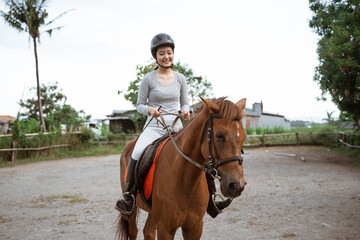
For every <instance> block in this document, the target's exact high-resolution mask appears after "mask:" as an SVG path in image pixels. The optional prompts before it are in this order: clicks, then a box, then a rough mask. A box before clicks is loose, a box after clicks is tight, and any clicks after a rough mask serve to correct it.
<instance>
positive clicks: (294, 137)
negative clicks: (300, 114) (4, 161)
mask: <svg viewBox="0 0 360 240" xmlns="http://www.w3.org/2000/svg"><path fill="white" fill-rule="evenodd" d="M79 133H81V132H72V133H66V134H65V135H66V139H65V143H64V144H56V145H51V146H43V147H40V146H38V147H35V148H34V147H32V148H17V147H16V141H15V140H13V141H12V144H11V148H5V149H0V152H6V151H11V152H12V156H11V161H12V162H14V161H15V159H16V153H17V152H18V151H39V152H40V151H41V150H45V149H52V148H58V147H67V146H70V144H69V140H70V135H71V134H79ZM43 134H44V135H46V134H49V133H43ZM38 135H39V134H38V133H32V134H25V136H26V137H34V136H38ZM319 136H324V138H323V139H319ZM329 136H331V140H332V142H333V143H335V142H340V143H342V144H343V145H345V146H347V147H350V148H356V149H360V146H357V145H354V142H359V141H360V140H354V139H355V138H357V139H359V137H360V134H359V133H345V132H314V133H313V132H309V133H283V134H263V135H248V136H247V138H246V140H245V143H244V145H243V146H244V147H257V146H263V147H265V146H285V145H305V144H306V145H311V144H323V143H326V141H327V139H326V138H329ZM355 136H356V137H355ZM2 137H12V135H11V134H10V135H0V138H2ZM136 137H137V135H136V134H133V135H129V136H125V137H124V143H125V144H126V143H128V142H130V141H131V140H132V139H134V138H136ZM349 142H350V143H349ZM110 143H113V142H112V141H107V142H104V143H100V142H98V145H103V144H110ZM117 143H118V141H117Z"/></svg>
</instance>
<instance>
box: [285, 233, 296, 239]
mask: <svg viewBox="0 0 360 240" xmlns="http://www.w3.org/2000/svg"><path fill="white" fill-rule="evenodd" d="M282 237H283V238H293V237H296V234H295V233H284V234H283V235H282Z"/></svg>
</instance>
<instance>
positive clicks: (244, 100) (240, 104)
mask: <svg viewBox="0 0 360 240" xmlns="http://www.w3.org/2000/svg"><path fill="white" fill-rule="evenodd" d="M236 105H238V106H239V107H240V108H241V109H242V110H244V109H245V107H246V98H243V99H241V100H239V101H238V102H237V103H236Z"/></svg>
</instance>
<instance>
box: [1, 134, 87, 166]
mask: <svg viewBox="0 0 360 240" xmlns="http://www.w3.org/2000/svg"><path fill="white" fill-rule="evenodd" d="M79 133H81V132H70V133H64V135H66V138H65V143H64V144H56V145H51V146H43V147H40V146H38V147H35V148H34V147H32V148H17V147H16V145H17V142H16V140H15V139H13V140H12V142H11V148H3V149H0V152H9V151H11V152H12V154H11V162H15V160H16V153H17V152H18V151H39V152H40V151H41V150H45V149H52V148H58V147H68V146H70V144H69V141H70V136H71V135H72V134H79ZM42 134H43V135H48V134H53V133H42ZM39 135H40V134H39V133H28V134H25V137H29V138H31V137H35V136H39ZM12 136H13V135H12V134H7V135H0V138H4V137H12Z"/></svg>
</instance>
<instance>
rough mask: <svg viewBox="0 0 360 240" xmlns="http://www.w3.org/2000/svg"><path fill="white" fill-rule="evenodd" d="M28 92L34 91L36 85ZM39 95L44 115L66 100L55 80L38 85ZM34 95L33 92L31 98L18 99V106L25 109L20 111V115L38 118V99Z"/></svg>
mask: <svg viewBox="0 0 360 240" xmlns="http://www.w3.org/2000/svg"><path fill="white" fill-rule="evenodd" d="M30 93H36V87H32V88H30ZM40 96H41V102H42V107H43V113H44V115H45V116H49V115H50V113H51V112H54V111H55V109H56V108H57V107H58V106H61V105H63V104H64V103H65V102H66V96H65V95H64V94H63V93H62V89H58V83H57V82H55V83H49V84H48V85H45V84H42V85H41V87H40ZM35 97H36V94H33V96H32V97H31V98H29V99H26V100H23V99H21V100H20V101H19V105H20V107H21V108H22V109H24V110H25V111H24V112H23V113H21V116H27V117H28V118H35V119H39V116H38V113H39V106H38V104H37V101H38V100H37V99H36V98H35Z"/></svg>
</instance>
